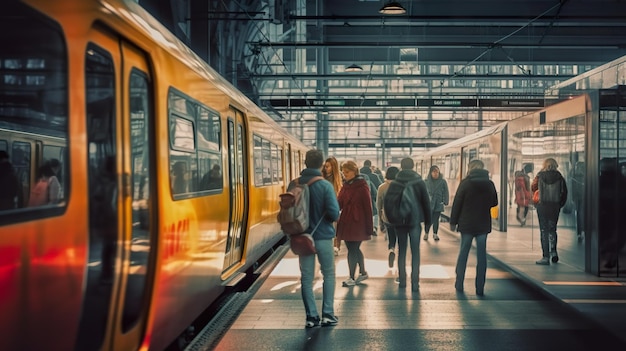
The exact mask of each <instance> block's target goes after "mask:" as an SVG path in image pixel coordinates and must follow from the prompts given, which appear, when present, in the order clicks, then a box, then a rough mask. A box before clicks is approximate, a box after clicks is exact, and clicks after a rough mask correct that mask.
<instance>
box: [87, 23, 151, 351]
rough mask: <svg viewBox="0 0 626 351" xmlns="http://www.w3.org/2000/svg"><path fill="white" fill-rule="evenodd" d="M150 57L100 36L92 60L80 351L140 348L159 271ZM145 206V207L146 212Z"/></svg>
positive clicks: (90, 51) (89, 65)
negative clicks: (151, 212)
mask: <svg viewBox="0 0 626 351" xmlns="http://www.w3.org/2000/svg"><path fill="white" fill-rule="evenodd" d="M148 72H149V70H148V65H147V63H146V60H145V58H144V57H143V55H142V54H141V53H140V52H139V51H138V50H136V49H134V48H133V47H131V46H129V45H127V44H125V43H121V44H120V42H119V40H118V39H117V38H115V37H112V36H110V35H107V34H103V33H100V32H94V33H93V42H92V43H90V44H89V45H88V47H87V50H86V53H85V90H86V91H85V97H86V111H85V112H86V113H85V116H86V128H87V152H88V170H87V180H88V185H87V196H88V199H89V202H88V206H89V248H88V252H89V253H88V255H89V262H88V269H87V276H86V283H85V301H84V302H83V311H82V315H81V321H80V330H79V333H78V339H77V341H76V349H80V350H95V349H103V350H111V349H138V348H139V345H140V343H141V340H142V338H143V333H144V329H145V328H144V327H145V321H146V316H147V311H148V309H147V307H148V303H149V295H148V293H147V292H148V291H149V287H150V284H151V279H150V277H151V276H152V272H153V269H152V268H153V265H152V264H150V263H151V261H152V260H150V258H151V257H152V256H153V255H152V249H153V246H152V245H151V244H152V242H153V241H152V239H151V237H150V235H149V233H150V231H149V227H150V223H152V221H151V220H150V219H147V218H145V216H143V217H142V216H140V214H141V213H142V210H143V213H144V214H145V212H146V211H145V210H146V208H151V207H153V206H152V205H151V204H152V203H153V202H154V201H155V200H156V199H154V198H150V197H149V196H148V195H149V194H151V193H152V194H153V193H154V192H152V191H149V189H151V188H152V187H151V186H150V181H149V178H148V175H151V174H154V170H153V162H152V159H153V157H152V156H151V154H152V153H151V152H150V150H152V149H153V147H151V145H152V143H151V142H150V138H149V137H148V136H149V135H150V131H151V124H150V121H152V120H153V118H154V116H152V115H151V113H152V112H151V109H150V108H149V107H150V106H151V101H152V99H151V89H150V75H149V74H148ZM140 203H141V204H143V206H140Z"/></svg>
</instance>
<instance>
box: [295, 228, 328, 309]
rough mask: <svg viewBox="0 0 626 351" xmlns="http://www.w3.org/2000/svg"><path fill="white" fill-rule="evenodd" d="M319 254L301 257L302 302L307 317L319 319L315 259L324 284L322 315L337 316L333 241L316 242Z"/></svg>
mask: <svg viewBox="0 0 626 351" xmlns="http://www.w3.org/2000/svg"><path fill="white" fill-rule="evenodd" d="M315 249H316V250H317V254H315V255H307V256H299V261H300V283H301V289H302V302H304V309H305V311H306V315H307V317H319V314H318V312H317V307H316V304H315V294H314V293H313V279H314V278H315V257H316V256H317V259H318V261H319V263H320V266H321V270H322V276H323V278H324V283H323V285H322V314H323V315H324V314H330V315H335V308H334V305H335V253H334V250H333V239H326V240H315Z"/></svg>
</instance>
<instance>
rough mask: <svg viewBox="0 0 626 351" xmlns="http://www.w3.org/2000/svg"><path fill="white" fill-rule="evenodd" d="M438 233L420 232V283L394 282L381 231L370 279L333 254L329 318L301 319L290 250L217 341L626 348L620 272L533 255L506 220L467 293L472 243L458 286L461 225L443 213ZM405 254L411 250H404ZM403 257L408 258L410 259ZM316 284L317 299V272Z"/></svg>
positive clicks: (335, 346)
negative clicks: (310, 323)
mask: <svg viewBox="0 0 626 351" xmlns="http://www.w3.org/2000/svg"><path fill="white" fill-rule="evenodd" d="M441 227H442V228H441V229H440V232H439V235H440V237H441V240H440V241H438V242H435V241H433V240H432V238H431V239H430V240H428V241H421V248H420V253H421V256H422V258H421V264H422V267H421V281H420V290H419V292H412V291H411V289H410V288H407V289H399V287H398V284H396V283H395V277H396V275H397V270H396V268H395V267H394V268H393V269H390V268H389V267H388V259H387V257H388V251H387V241H386V240H385V237H384V235H379V236H376V237H373V240H371V241H367V242H364V244H363V245H362V250H363V252H364V255H365V258H366V269H367V271H368V273H369V276H370V279H368V280H366V281H364V282H363V283H362V284H361V285H357V286H354V287H350V288H345V287H342V286H341V281H343V280H344V279H346V277H347V262H346V249H345V247H343V248H342V251H341V253H340V254H339V256H337V257H336V265H337V266H336V267H337V268H336V269H337V289H336V292H335V312H336V314H337V316H338V317H339V324H338V325H337V326H335V327H324V328H321V327H318V328H312V329H306V328H305V327H304V321H305V314H304V307H303V305H302V301H301V296H300V290H299V270H298V262H297V257H296V256H294V255H293V254H292V253H291V252H290V253H288V254H287V255H286V256H285V257H284V258H283V259H282V261H281V262H280V263H279V265H278V266H277V267H276V268H275V269H274V271H273V272H272V274H271V275H270V277H269V278H268V279H267V280H266V281H265V283H264V284H263V286H262V287H261V288H260V289H259V291H258V292H257V294H256V295H255V296H254V298H253V299H252V300H251V301H250V303H249V304H248V305H247V306H246V307H245V309H244V310H243V312H242V313H241V314H240V315H239V317H238V318H237V320H236V321H235V323H234V324H233V325H232V326H231V328H230V329H229V330H228V331H227V332H226V333H225V335H224V337H223V338H222V339H221V340H220V342H219V343H218V344H217V347H216V350H481V351H486V350H494V351H495V350H550V351H554V350H591V349H596V348H599V347H601V346H602V347H609V349H615V350H626V323H625V322H626V282H625V281H619V280H616V279H607V278H599V277H596V276H594V275H590V274H587V273H585V272H584V271H583V270H582V269H581V268H580V267H579V266H580V265H579V264H578V263H576V264H570V263H568V257H570V256H571V257H572V260H573V259H574V258H573V253H572V255H568V252H567V250H566V249H565V248H566V245H567V243H566V242H565V241H564V242H563V247H564V249H563V250H562V252H561V251H560V256H561V261H560V262H559V263H557V264H552V265H550V266H538V265H536V264H535V263H534V262H535V260H536V259H538V257H539V256H540V248H538V247H529V246H528V244H527V243H528V241H527V238H526V237H524V238H522V237H520V240H516V235H526V234H527V233H526V232H524V231H522V230H520V231H517V230H516V229H515V228H513V227H510V229H509V231H508V232H507V233H501V232H492V233H491V234H490V235H489V238H488V241H487V252H488V255H489V261H488V271H487V283H486V286H485V296H483V297H480V296H477V295H475V293H474V288H473V287H474V277H475V274H474V272H475V271H474V269H475V266H476V259H475V252H474V250H472V252H471V253H470V258H469V261H468V269H467V275H466V280H465V293H462V294H459V293H457V292H456V290H455V289H454V278H455V275H454V266H455V262H456V256H457V253H458V247H459V241H460V238H459V235H458V234H457V233H452V232H450V231H448V230H446V227H447V224H446V223H442V226H441ZM407 262H410V257H407ZM409 265H410V263H409ZM407 272H410V266H409V267H408V270H407ZM317 279H318V283H319V284H317V285H316V288H315V292H316V295H317V297H318V308H321V275H320V276H319V277H318V278H317Z"/></svg>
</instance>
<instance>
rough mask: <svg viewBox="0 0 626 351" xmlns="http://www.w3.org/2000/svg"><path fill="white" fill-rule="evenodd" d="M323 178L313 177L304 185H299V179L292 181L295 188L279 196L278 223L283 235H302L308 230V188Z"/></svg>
mask: <svg viewBox="0 0 626 351" xmlns="http://www.w3.org/2000/svg"><path fill="white" fill-rule="evenodd" d="M322 179H324V178H322V177H320V176H317V177H313V178H312V179H311V180H309V182H308V183H306V184H300V178H297V179H295V180H294V184H295V186H294V187H292V188H291V189H290V190H289V191H287V192H286V193H282V194H280V195H279V198H280V200H279V201H278V204H279V205H280V210H279V211H278V216H277V219H278V223H280V228H281V229H282V231H283V232H284V233H285V234H289V235H294V234H302V233H304V232H305V231H306V230H307V229H308V228H309V206H310V202H309V199H310V195H309V186H311V184H313V183H315V182H316V181H318V180H322Z"/></svg>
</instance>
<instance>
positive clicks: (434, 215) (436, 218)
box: [426, 211, 441, 234]
mask: <svg viewBox="0 0 626 351" xmlns="http://www.w3.org/2000/svg"><path fill="white" fill-rule="evenodd" d="M439 217H441V212H440V211H433V213H432V215H431V217H430V219H431V222H432V224H433V233H434V234H437V233H438V232H439ZM426 233H428V230H427V231H426Z"/></svg>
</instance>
